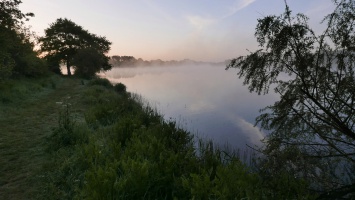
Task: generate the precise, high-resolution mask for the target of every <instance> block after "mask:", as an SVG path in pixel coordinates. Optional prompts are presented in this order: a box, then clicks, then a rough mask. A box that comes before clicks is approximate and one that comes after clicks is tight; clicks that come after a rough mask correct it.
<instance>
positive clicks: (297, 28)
mask: <svg viewBox="0 0 355 200" xmlns="http://www.w3.org/2000/svg"><path fill="white" fill-rule="evenodd" d="M334 3H335V5H336V8H335V10H334V11H333V13H331V14H330V15H328V16H326V18H325V19H324V20H325V22H327V27H326V29H325V30H324V32H323V33H321V34H320V35H316V34H315V32H314V31H313V30H312V29H311V28H310V27H309V26H308V18H307V17H306V16H305V15H303V14H297V15H295V16H293V15H292V13H291V10H290V9H289V7H288V6H287V5H286V9H285V12H284V13H283V14H282V15H280V16H266V17H264V18H263V19H259V20H258V25H257V27H256V31H255V36H256V39H257V41H258V43H259V45H260V47H261V49H259V50H257V51H255V52H252V53H250V54H249V55H247V56H241V57H238V58H236V59H233V60H232V61H231V63H230V64H229V65H228V67H227V68H230V67H232V68H238V69H240V70H239V72H238V74H239V77H240V78H244V84H245V85H248V87H249V90H250V91H251V92H257V93H258V94H261V93H268V92H269V89H270V87H274V90H275V92H276V93H277V94H278V95H279V96H280V100H279V101H277V102H275V103H274V105H271V106H268V107H267V108H265V109H262V112H264V113H263V114H261V115H260V116H259V117H258V118H257V122H258V123H260V124H261V127H262V128H264V129H266V130H268V131H270V134H269V135H268V138H267V139H266V140H265V142H266V144H267V145H266V148H265V149H264V153H265V154H266V156H267V157H268V158H267V159H269V161H267V162H266V163H268V167H270V168H272V167H280V166H279V165H277V164H276V165H274V163H277V162H278V163H283V166H282V168H281V169H282V170H285V171H287V172H288V173H290V174H297V175H298V176H300V177H303V178H306V179H308V180H309V181H311V182H312V183H313V184H312V185H313V189H315V190H319V191H323V192H324V193H325V194H326V193H329V194H331V193H332V190H334V192H336V191H337V190H338V189H337V188H343V187H349V186H351V185H354V184H355V179H354V178H353V177H352V173H348V174H347V175H346V177H347V178H344V177H342V176H343V175H342V174H341V173H339V168H343V169H344V171H349V172H350V170H351V169H352V168H353V167H354V166H355V129H354V127H355V126H354V125H355V109H354V107H355V101H354V99H355V96H354V95H355V87H354V85H355V68H354V62H355V54H354V51H355V48H354V40H353V39H354V38H355V34H354V28H353V24H354V22H355V17H354V11H355V3H354V1H353V0H344V1H334ZM287 75H288V77H286V78H285V76H287ZM276 157H277V158H278V159H277V160H275V158H276ZM282 158H283V159H282ZM275 161H276V162H275ZM324 163H328V164H326V165H325V164H324ZM269 164H270V165H269ZM271 171H274V173H273V174H275V175H276V174H278V173H280V171H279V168H276V169H271ZM336 193H337V192H336ZM348 193H352V191H351V189H348ZM337 194H338V195H342V196H346V195H345V194H346V192H345V193H341V194H340V193H337Z"/></svg>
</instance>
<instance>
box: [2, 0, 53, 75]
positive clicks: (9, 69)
mask: <svg viewBox="0 0 355 200" xmlns="http://www.w3.org/2000/svg"><path fill="white" fill-rule="evenodd" d="M20 4H21V1H20V0H0V79H4V78H8V77H9V76H11V75H12V76H14V75H26V76H36V75H39V74H43V73H45V72H46V70H47V69H46V68H45V65H44V63H43V61H42V60H41V59H40V58H38V56H37V52H35V51H34V50H33V48H34V42H33V39H34V36H33V35H32V33H31V32H30V31H29V29H28V28H26V27H25V25H24V22H25V21H27V20H29V17H33V16H34V14H33V13H22V12H21V10H20V9H19V8H18V7H19V5H20Z"/></svg>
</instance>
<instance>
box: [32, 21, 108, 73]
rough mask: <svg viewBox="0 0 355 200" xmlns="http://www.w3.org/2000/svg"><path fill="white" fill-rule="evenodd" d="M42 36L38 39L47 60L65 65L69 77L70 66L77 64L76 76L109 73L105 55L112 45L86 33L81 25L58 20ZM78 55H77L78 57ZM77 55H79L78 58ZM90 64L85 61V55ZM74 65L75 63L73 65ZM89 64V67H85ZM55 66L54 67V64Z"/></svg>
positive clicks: (101, 38)
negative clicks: (98, 72)
mask: <svg viewBox="0 0 355 200" xmlns="http://www.w3.org/2000/svg"><path fill="white" fill-rule="evenodd" d="M45 34H46V36H45V37H42V38H40V40H39V41H40V43H41V52H42V53H45V54H46V56H45V57H46V58H47V59H49V60H51V61H53V62H54V61H55V62H54V64H56V63H58V62H64V63H66V65H67V70H68V75H71V71H70V67H71V66H72V64H76V65H78V66H76V67H77V68H78V69H79V75H84V76H92V73H93V72H97V71H98V69H99V70H101V69H102V70H109V69H111V65H109V64H108V59H109V58H108V57H107V56H105V55H104V54H105V53H107V52H108V51H109V50H110V45H111V42H109V41H108V40H107V39H106V38H105V37H101V36H97V35H95V34H91V33H89V32H88V31H87V30H85V29H83V28H82V27H81V26H79V25H77V24H75V23H74V22H72V21H71V20H69V19H62V18H59V19H57V20H56V21H55V22H54V23H52V24H51V25H50V27H49V28H47V29H46V30H45ZM78 53H79V54H78ZM77 54H78V55H77ZM89 55H90V56H94V57H87V58H86V59H89V60H90V61H93V62H94V63H90V61H85V56H89ZM72 62H74V63H72ZM88 62H89V63H90V64H89V66H90V67H88V66H85V64H87V63H88ZM54 66H56V65H54Z"/></svg>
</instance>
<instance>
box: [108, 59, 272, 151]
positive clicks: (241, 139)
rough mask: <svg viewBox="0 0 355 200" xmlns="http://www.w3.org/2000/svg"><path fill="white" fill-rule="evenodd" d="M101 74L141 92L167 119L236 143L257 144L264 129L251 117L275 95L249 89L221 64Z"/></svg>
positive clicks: (200, 134) (116, 70) (238, 145)
mask: <svg viewBox="0 0 355 200" xmlns="http://www.w3.org/2000/svg"><path fill="white" fill-rule="evenodd" d="M105 76H106V78H108V79H109V80H110V81H112V82H113V83H118V82H121V83H123V84H125V85H126V86H127V90H128V91H130V92H133V93H138V94H140V95H142V96H143V97H144V98H146V99H147V100H148V101H149V103H150V105H151V106H153V107H154V106H155V107H156V108H157V109H158V111H159V112H160V113H161V114H162V115H163V116H164V118H165V119H167V120H169V119H173V120H175V121H177V122H178V124H179V125H180V126H182V127H183V128H185V129H187V130H189V131H191V132H192V133H193V134H195V135H197V136H198V137H201V138H207V139H212V140H213V141H214V142H215V143H218V144H220V145H225V144H227V143H228V145H229V146H230V147H234V148H242V149H243V148H245V145H246V144H249V145H254V144H257V145H260V144H261V143H260V139H262V138H263V137H264V136H265V133H263V132H262V131H261V130H260V129H259V128H258V127H254V123H255V118H256V117H257V116H258V115H259V112H258V111H259V109H261V108H264V107H265V106H267V105H271V104H273V102H274V101H275V100H276V95H272V94H269V95H266V96H258V95H257V94H254V93H253V94H252V93H250V92H249V91H248V89H247V86H243V84H242V80H240V79H238V76H237V71H236V70H235V69H230V70H227V71H226V70H225V66H224V65H220V66H211V65H202V66H201V65H198V66H191V65H183V66H164V67H163V66H159V67H132V68H129V67H127V68H113V69H112V70H111V71H109V72H106V74H105Z"/></svg>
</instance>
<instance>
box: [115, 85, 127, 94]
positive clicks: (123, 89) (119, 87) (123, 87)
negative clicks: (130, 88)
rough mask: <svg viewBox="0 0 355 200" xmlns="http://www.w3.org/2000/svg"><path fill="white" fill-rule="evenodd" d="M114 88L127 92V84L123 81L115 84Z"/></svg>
mask: <svg viewBox="0 0 355 200" xmlns="http://www.w3.org/2000/svg"><path fill="white" fill-rule="evenodd" d="M114 89H115V91H116V92H118V93H125V92H126V86H125V85H124V84H122V83H117V84H115V85H114Z"/></svg>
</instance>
